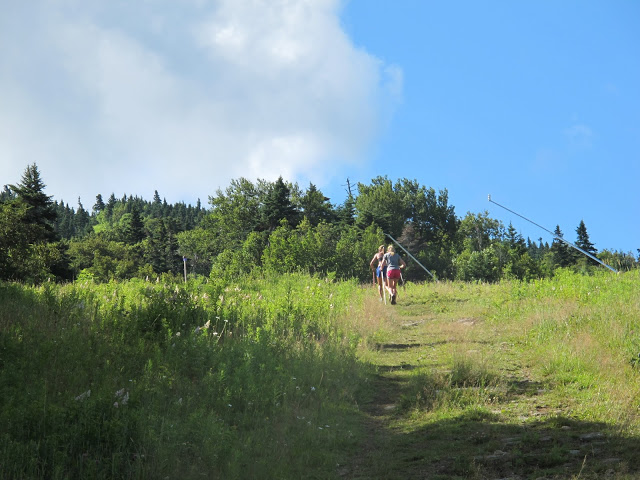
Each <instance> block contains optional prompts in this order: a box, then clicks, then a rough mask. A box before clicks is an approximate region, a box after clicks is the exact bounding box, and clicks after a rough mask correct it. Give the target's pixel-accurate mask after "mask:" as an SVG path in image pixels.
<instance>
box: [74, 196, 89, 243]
mask: <svg viewBox="0 0 640 480" xmlns="http://www.w3.org/2000/svg"><path fill="white" fill-rule="evenodd" d="M73 223H74V236H79V237H83V236H85V235H86V234H87V233H88V232H89V230H90V229H91V217H90V216H89V212H87V211H86V210H85V209H84V206H83V205H82V202H81V201H80V197H78V211H77V212H76V213H75V218H74V222H73Z"/></svg>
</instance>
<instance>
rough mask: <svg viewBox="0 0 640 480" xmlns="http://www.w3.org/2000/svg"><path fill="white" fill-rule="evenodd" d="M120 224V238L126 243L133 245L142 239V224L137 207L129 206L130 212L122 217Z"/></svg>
mask: <svg viewBox="0 0 640 480" xmlns="http://www.w3.org/2000/svg"><path fill="white" fill-rule="evenodd" d="M129 198H131V197H129ZM121 222H122V238H123V240H124V241H125V242H126V243H129V244H131V245H135V244H136V243H138V242H141V241H142V240H143V239H144V237H145V235H144V223H143V222H142V217H141V215H140V210H139V209H138V206H137V205H135V204H131V212H130V213H125V214H124V215H122V219H121Z"/></svg>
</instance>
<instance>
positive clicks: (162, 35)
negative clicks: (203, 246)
mask: <svg viewBox="0 0 640 480" xmlns="http://www.w3.org/2000/svg"><path fill="white" fill-rule="evenodd" d="M3 3H4V5H3V9H2V11H3V15H2V17H0V92H2V95H1V96H0V184H5V183H15V182H17V181H19V178H20V175H21V173H22V171H23V170H24V168H25V167H26V165H27V164H29V163H32V162H34V161H35V162H36V163H37V164H38V166H39V168H40V170H41V173H42V176H43V179H44V180H45V183H46V184H47V190H46V192H47V193H48V194H49V195H53V197H54V199H56V200H64V201H65V202H67V203H69V204H70V205H71V206H73V207H75V206H76V205H77V197H78V196H80V197H81V199H82V202H83V204H84V206H85V207H86V208H90V207H91V205H93V203H94V201H95V196H96V194H98V193H101V194H102V195H103V196H105V197H106V196H108V195H110V194H111V193H112V192H114V193H115V194H116V196H122V194H124V193H126V194H134V195H139V196H142V197H144V198H147V199H151V197H152V196H153V192H154V190H156V189H157V190H158V191H159V193H160V195H161V196H163V197H166V199H167V201H169V202H176V201H185V202H188V203H194V202H195V201H196V199H197V198H200V199H201V200H202V201H203V202H204V203H206V201H207V198H208V196H209V195H213V194H215V191H216V189H217V188H225V187H226V186H227V185H228V184H229V181H230V180H231V179H233V178H238V177H240V176H244V177H247V178H249V179H257V178H265V179H268V180H274V179H275V178H277V177H278V176H279V175H282V176H283V177H284V178H286V179H288V180H291V181H297V182H299V184H300V185H301V186H302V187H306V186H307V185H308V182H310V181H312V182H313V183H315V184H316V185H317V186H318V187H319V188H320V189H321V190H322V191H323V192H324V193H325V194H326V195H327V196H329V197H331V199H332V201H333V202H334V203H341V202H342V201H343V200H344V197H345V188H346V187H345V184H346V179H347V178H349V179H350V181H351V182H352V183H354V184H357V183H358V182H362V183H369V182H370V181H371V179H372V178H374V177H376V176H378V175H386V176H388V177H389V178H391V179H392V180H396V179H398V178H408V179H416V180H418V181H419V182H420V183H421V184H423V185H425V186H427V187H433V188H435V189H437V190H439V189H445V188H446V189H447V190H448V192H449V199H450V203H451V204H452V205H454V206H455V208H456V213H457V215H458V216H459V217H463V216H464V215H465V214H466V213H467V212H473V213H478V212H482V211H484V210H489V212H490V215H491V216H492V217H494V218H497V219H499V220H501V221H502V222H503V223H504V224H505V225H508V223H509V222H510V221H511V222H513V224H514V226H515V227H516V229H517V230H519V231H520V232H521V233H522V234H523V235H524V236H525V238H526V237H531V238H532V239H537V238H539V237H542V238H543V240H544V241H548V242H551V240H552V239H551V238H550V236H549V235H548V234H547V233H546V232H544V231H543V230H540V229H539V228H537V227H535V226H533V225H531V224H529V223H527V222H525V221H524V220H522V219H520V218H518V217H516V216H513V215H512V214H510V213H509V212H507V211H505V210H502V209H500V208H499V207H496V206H495V205H493V204H490V203H489V202H488V201H487V194H491V195H492V198H493V199H494V200H495V201H496V202H498V203H501V204H502V205H505V206H507V207H509V208H510V209H512V210H514V211H516V212H518V213H520V214H522V215H524V216H526V217H528V218H530V219H532V220H534V221H535V222H536V223H538V224H540V225H542V226H544V227H546V228H548V229H550V230H553V229H554V228H555V226H556V225H560V228H561V229H562V231H563V232H564V234H565V238H567V239H569V240H570V241H573V240H575V229H576V227H577V226H578V224H579V223H580V220H584V222H585V224H586V226H587V230H588V232H589V235H590V239H591V241H592V242H593V243H595V246H596V248H598V249H605V248H607V249H613V250H621V251H625V252H626V251H632V252H634V253H635V251H636V249H637V248H640V222H638V218H639V217H640V194H639V193H638V188H637V187H636V184H637V182H638V178H639V177H640V175H639V174H640V88H639V87H638V85H640V28H638V27H639V26H640V25H639V23H640V3H638V2H635V1H608V2H600V1H590V0H583V1H563V2H555V1H554V2H552V1H537V2H510V1H489V2H471V1H466V2H453V1H452V2H432V1H419V0H397V1H393V2H391V1H383V0H351V1H344V2H341V1H338V0H314V1H304V0H299V1H292V0H291V1H286V0H281V1H278V0H251V1H249V0H247V1H242V0H218V1H207V0H156V1H154V2H150V1H144V2H143V1H141V2H125V1H107V0H94V1H91V2H87V1H84V0H60V1H57V2H51V1H46V0H35V1H34V2H28V5H27V2H9V1H6V2H3Z"/></svg>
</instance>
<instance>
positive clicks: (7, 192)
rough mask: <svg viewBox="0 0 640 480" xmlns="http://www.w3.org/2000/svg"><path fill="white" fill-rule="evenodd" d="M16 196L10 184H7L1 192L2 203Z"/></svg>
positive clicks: (0, 200)
mask: <svg viewBox="0 0 640 480" xmlns="http://www.w3.org/2000/svg"><path fill="white" fill-rule="evenodd" d="M15 197H16V196H15V195H14V194H13V192H12V191H11V189H10V188H9V185H5V186H4V188H3V189H2V192H0V203H2V202H7V201H9V200H13V199H14V198H15Z"/></svg>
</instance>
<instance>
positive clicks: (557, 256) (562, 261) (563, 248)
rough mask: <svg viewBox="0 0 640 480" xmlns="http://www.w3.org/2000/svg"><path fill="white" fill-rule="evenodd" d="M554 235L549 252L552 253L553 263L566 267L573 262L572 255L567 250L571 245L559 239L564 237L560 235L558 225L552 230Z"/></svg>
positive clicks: (560, 231)
mask: <svg viewBox="0 0 640 480" xmlns="http://www.w3.org/2000/svg"><path fill="white" fill-rule="evenodd" d="M553 234H554V235H555V237H556V238H555V239H554V240H553V243H552V244H551V252H552V253H553V260H554V263H555V264H556V265H557V266H559V267H568V266H569V265H572V264H573V263H574V260H575V258H574V256H573V254H572V253H571V251H570V250H569V249H570V248H571V247H569V246H567V244H566V243H565V242H564V241H562V240H559V239H560V238H564V237H563V236H562V230H560V225H556V229H555V230H554V231H553Z"/></svg>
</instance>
